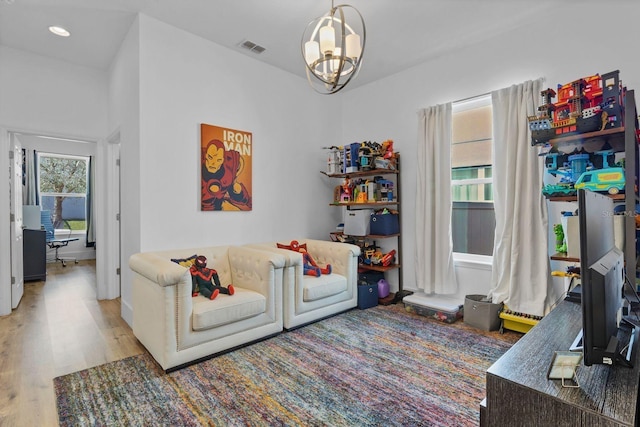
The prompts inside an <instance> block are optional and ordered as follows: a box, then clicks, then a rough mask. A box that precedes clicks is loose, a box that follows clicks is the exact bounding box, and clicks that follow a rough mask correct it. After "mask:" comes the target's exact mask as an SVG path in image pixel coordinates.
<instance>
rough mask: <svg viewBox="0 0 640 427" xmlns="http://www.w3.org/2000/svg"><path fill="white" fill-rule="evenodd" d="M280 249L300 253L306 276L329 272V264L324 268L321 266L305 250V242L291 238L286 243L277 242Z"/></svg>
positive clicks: (317, 275)
mask: <svg viewBox="0 0 640 427" xmlns="http://www.w3.org/2000/svg"><path fill="white" fill-rule="evenodd" d="M277 245H278V247H279V248H280V249H289V250H290V251H294V252H300V253H301V254H302V266H303V268H304V274H306V275H308V276H316V277H319V276H320V275H321V274H331V264H327V266H326V267H325V268H321V267H320V266H319V265H318V264H317V263H316V261H315V260H314V259H313V257H312V256H311V255H310V254H309V252H307V244H306V243H303V244H302V245H301V244H300V243H298V241H297V240H292V241H291V243H289V244H288V245H283V244H281V243H277Z"/></svg>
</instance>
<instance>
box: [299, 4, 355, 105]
mask: <svg viewBox="0 0 640 427" xmlns="http://www.w3.org/2000/svg"><path fill="white" fill-rule="evenodd" d="M345 15H348V16H345ZM365 39H366V29H365V26H364V20H363V19H362V15H360V12H358V10H357V9H356V8H354V7H353V6H350V5H348V4H341V5H338V6H335V7H334V6H333V0H331V10H330V11H329V13H327V14H326V15H324V16H321V17H319V18H316V19H314V20H313V21H311V22H310V23H309V25H307V28H306V29H305V31H304V34H303V35H302V44H301V47H302V56H303V57H304V61H305V64H306V70H307V80H309V84H310V85H311V87H312V88H313V89H315V90H316V92H319V93H322V94H324V95H330V94H332V93H336V92H338V91H339V90H341V89H342V88H343V87H345V86H346V85H347V83H349V82H350V81H351V79H353V78H354V77H355V76H357V75H358V72H359V70H360V65H361V64H362V53H363V52H364V45H365Z"/></svg>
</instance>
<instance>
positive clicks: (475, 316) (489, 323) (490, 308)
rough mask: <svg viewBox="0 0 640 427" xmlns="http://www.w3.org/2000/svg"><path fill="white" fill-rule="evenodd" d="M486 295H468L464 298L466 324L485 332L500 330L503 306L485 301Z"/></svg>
mask: <svg viewBox="0 0 640 427" xmlns="http://www.w3.org/2000/svg"><path fill="white" fill-rule="evenodd" d="M486 297H487V296H486V295H467V296H466V297H465V298H464V323H466V324H468V325H470V326H473V327H474V328H478V329H482V330H485V331H496V330H498V329H500V311H501V310H502V304H493V303H491V302H489V301H483V300H484V299H485V298H486Z"/></svg>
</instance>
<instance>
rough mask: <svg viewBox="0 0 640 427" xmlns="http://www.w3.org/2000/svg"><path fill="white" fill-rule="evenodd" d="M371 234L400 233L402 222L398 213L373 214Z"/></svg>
mask: <svg viewBox="0 0 640 427" xmlns="http://www.w3.org/2000/svg"><path fill="white" fill-rule="evenodd" d="M370 232H371V234H377V235H380V236H387V235H389V234H398V233H400V222H399V221H398V215H397V214H379V215H371V226H370Z"/></svg>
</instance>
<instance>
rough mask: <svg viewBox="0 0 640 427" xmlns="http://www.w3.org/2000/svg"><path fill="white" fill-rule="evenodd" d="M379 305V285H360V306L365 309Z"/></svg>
mask: <svg viewBox="0 0 640 427" xmlns="http://www.w3.org/2000/svg"><path fill="white" fill-rule="evenodd" d="M376 305H378V285H377V284H375V285H358V308H359V309H360V310H364V309H365V308H371V307H375V306H376Z"/></svg>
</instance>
